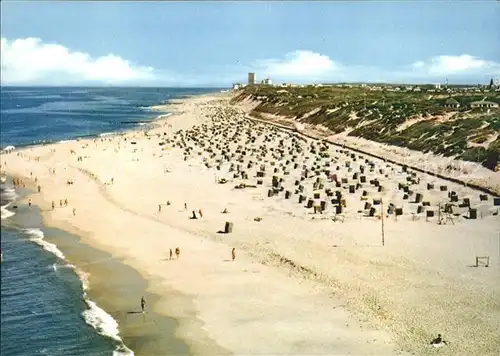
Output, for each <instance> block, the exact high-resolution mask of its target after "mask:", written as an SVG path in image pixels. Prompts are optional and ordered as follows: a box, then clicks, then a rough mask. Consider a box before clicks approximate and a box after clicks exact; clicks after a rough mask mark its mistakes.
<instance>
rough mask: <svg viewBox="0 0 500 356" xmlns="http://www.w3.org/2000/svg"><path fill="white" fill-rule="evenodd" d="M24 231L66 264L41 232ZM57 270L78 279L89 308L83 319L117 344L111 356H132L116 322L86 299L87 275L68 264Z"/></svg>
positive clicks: (34, 230)
mask: <svg viewBox="0 0 500 356" xmlns="http://www.w3.org/2000/svg"><path fill="white" fill-rule="evenodd" d="M24 231H25V232H26V233H28V234H29V235H31V238H30V241H33V242H35V243H36V244H38V245H40V246H42V247H43V249H44V250H46V251H49V252H52V253H53V254H54V255H56V256H57V257H59V258H60V259H62V260H64V261H65V262H66V258H65V256H64V254H63V253H62V252H61V251H60V250H59V249H58V248H57V246H56V245H55V244H53V243H50V242H47V241H45V240H44V239H43V238H44V237H45V235H44V233H43V231H42V230H40V229H24ZM59 268H72V269H73V270H74V271H75V273H76V274H77V276H78V277H79V278H80V281H81V282H82V289H83V299H84V301H85V303H86V304H87V306H88V308H89V309H87V310H84V311H83V312H82V316H83V319H84V320H85V322H86V323H87V324H88V325H90V326H92V327H93V328H94V329H95V330H96V332H97V333H98V334H100V335H103V336H106V337H109V338H111V339H113V340H115V341H118V342H119V345H117V347H116V350H114V351H113V356H134V352H133V351H132V350H130V349H129V348H128V347H127V346H125V344H124V343H123V340H122V339H121V337H120V335H119V329H118V323H117V321H116V320H115V319H113V317H112V316H111V315H109V314H108V313H106V312H105V311H104V310H103V309H101V308H99V306H98V305H97V304H96V303H95V302H93V301H92V300H90V299H89V298H88V297H87V293H86V291H87V289H88V288H89V274H88V273H86V272H84V271H82V270H80V269H78V268H76V267H75V266H74V265H72V264H69V263H66V264H63V265H58V264H53V265H52V269H53V270H54V271H57V270H58V269H59Z"/></svg>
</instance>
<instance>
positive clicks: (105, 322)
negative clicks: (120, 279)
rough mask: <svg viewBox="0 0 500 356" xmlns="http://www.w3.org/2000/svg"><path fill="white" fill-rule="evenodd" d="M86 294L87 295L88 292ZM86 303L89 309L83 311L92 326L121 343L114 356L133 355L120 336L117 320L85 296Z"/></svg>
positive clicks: (84, 317) (87, 321)
mask: <svg viewBox="0 0 500 356" xmlns="http://www.w3.org/2000/svg"><path fill="white" fill-rule="evenodd" d="M84 295H85V296H86V293H85V294H84ZM85 303H87V306H88V307H89V309H87V310H84V311H83V312H82V316H83V319H84V320H85V322H86V323H87V324H89V325H90V326H92V327H93V328H94V329H95V330H96V331H97V333H98V334H101V335H103V336H107V337H109V338H111V339H113V340H116V341H118V342H119V343H120V345H119V346H117V348H116V350H115V351H113V356H115V355H116V356H133V355H134V352H133V351H132V350H130V349H129V348H128V347H127V346H125V344H124V343H123V340H122V339H121V337H120V334H119V329H118V323H117V322H116V320H115V319H113V317H112V316H111V315H109V314H108V313H106V312H105V311H104V310H103V309H101V308H99V306H98V305H97V304H96V303H94V302H93V301H91V300H90V299H87V298H85Z"/></svg>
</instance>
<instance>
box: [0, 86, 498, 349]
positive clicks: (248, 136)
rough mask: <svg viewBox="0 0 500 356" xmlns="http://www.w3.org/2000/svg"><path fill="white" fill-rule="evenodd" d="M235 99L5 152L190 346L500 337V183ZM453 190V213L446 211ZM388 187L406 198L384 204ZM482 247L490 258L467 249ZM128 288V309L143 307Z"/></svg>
mask: <svg viewBox="0 0 500 356" xmlns="http://www.w3.org/2000/svg"><path fill="white" fill-rule="evenodd" d="M229 99H230V94H216V95H205V96H199V97H193V98H187V99H183V100H181V101H176V102H175V104H172V105H171V106H167V107H163V106H162V107H158V108H157V109H158V110H162V111H163V110H165V109H168V110H170V111H173V112H175V113H176V114H175V115H171V116H169V117H166V118H163V119H161V120H158V121H157V123H156V127H155V128H154V129H151V130H149V131H148V132H147V133H144V132H129V133H126V134H123V135H117V136H106V137H104V138H100V139H95V140H93V139H85V140H78V141H76V140H75V141H71V142H65V143H59V144H54V145H50V146H40V147H34V148H28V149H26V150H23V151H22V152H21V153H20V154H19V155H18V153H19V152H17V153H16V152H14V153H12V154H8V155H2V157H1V161H2V163H3V169H4V170H6V171H7V172H8V173H9V174H13V175H17V176H23V177H25V179H30V178H31V179H32V180H33V179H34V177H36V178H37V183H36V184H40V186H41V193H40V194H38V193H37V194H34V195H33V196H32V199H33V202H34V203H35V204H37V205H39V206H40V207H42V209H43V210H44V213H43V216H44V222H45V223H46V224H48V225H50V226H54V227H58V228H61V229H63V230H66V231H69V232H72V233H75V234H78V235H79V236H81V238H82V242H83V243H85V244H89V245H90V246H93V247H95V248H97V249H99V250H103V251H107V252H108V253H110V254H111V255H112V256H113V257H114V258H116V259H117V260H119V261H122V262H123V263H124V264H126V265H129V266H130V267H132V268H133V269H135V270H137V271H138V272H139V273H140V274H141V275H142V277H143V278H144V279H145V280H146V281H147V282H148V289H147V291H148V292H150V293H152V294H154V295H157V296H158V298H159V299H158V300H157V301H155V303H154V307H153V308H154V312H155V313H158V314H159V315H164V316H168V317H171V318H174V319H175V320H176V321H177V322H178V327H177V328H176V330H175V336H176V337H177V338H178V339H180V340H182V341H184V342H185V343H186V344H187V345H189V351H190V353H191V354H203V355H208V354H230V353H233V354H335V355H343V354H356V355H381V354H383V355H391V354H401V353H402V350H403V351H408V352H413V353H417V354H420V355H426V354H429V355H430V354H435V353H436V349H435V348H433V347H430V346H429V342H430V340H432V339H433V338H435V337H436V336H437V334H438V333H441V334H443V335H444V338H445V339H446V340H448V341H449V344H448V345H447V346H444V347H442V348H440V349H439V353H440V354H441V355H461V354H464V355H465V354H469V355H495V354H498V352H499V351H500V340H499V339H498V330H499V329H500V283H498V281H499V280H500V263H499V261H500V220H499V219H500V217H499V215H498V206H495V205H494V203H493V201H494V197H493V196H490V195H487V194H486V198H484V197H480V193H479V192H477V191H474V190H472V189H470V188H466V187H463V186H460V185H457V184H454V183H450V182H447V181H444V180H440V179H437V178H435V177H431V176H427V175H425V174H421V173H418V174H417V173H416V172H411V171H407V172H404V171H403V170H402V168H401V167H400V166H397V165H394V164H387V163H386V162H383V161H381V160H377V159H368V158H367V157H362V155H360V154H359V153H353V152H350V151H348V150H339V148H338V147H334V146H330V147H326V146H325V147H323V145H322V144H320V143H318V142H313V141H312V140H306V139H303V138H301V137H299V136H298V135H297V134H292V133H290V132H283V131H280V130H278V129H276V128H272V127H270V126H268V125H264V124H258V123H255V122H251V121H249V120H245V119H244V110H245V108H244V107H232V106H230V105H229V104H228V102H229ZM72 151H73V153H72ZM35 157H39V159H38V160H35ZM79 157H81V160H80V159H79ZM429 159H430V158H429ZM250 161H252V163H251V164H249V162H250ZM238 165H239V167H238ZM261 165H264V167H261ZM304 166H305V167H306V169H304V168H303V167H304ZM337 167H338V169H337ZM361 167H363V168H361ZM217 168H219V169H217ZM262 168H264V169H265V172H264V173H258V172H262ZM313 168H314V169H313ZM50 169H55V170H56V172H55V174H53V173H50ZM306 170H307V173H306ZM325 170H326V171H329V172H325ZM361 171H363V172H361ZM333 174H336V175H337V177H336V178H337V180H338V183H337V184H336V183H335V182H334V181H332V179H331V176H332V175H333ZM259 175H264V177H257V176H259ZM305 175H307V176H308V178H303V177H304V176H305ZM354 175H355V178H354ZM362 175H363V176H365V178H366V179H365V180H364V181H363V182H361V180H360V179H361V178H360V177H361V176H362ZM272 176H276V178H275V179H272ZM247 177H248V179H247ZM221 178H224V179H225V180H226V181H227V182H226V184H218V183H216V182H217V180H218V179H219V180H220V179H221ZM318 178H319V179H318ZM68 180H72V181H73V182H74V183H73V184H67V181H68ZM258 180H261V181H262V184H258V183H259V182H258ZM273 180H274V181H275V182H274V183H273ZM375 181H376V182H375ZM240 184H246V185H249V186H251V187H244V188H242V187H241V186H240V187H241V189H236V188H235V186H238V185H240ZM427 184H432V185H433V188H431V189H428V188H429V187H428V186H427ZM379 185H380V186H382V187H383V188H381V190H380V191H379V189H380V188H378V186H379ZM253 186H255V187H253ZM351 186H352V187H353V188H351ZM440 186H446V189H447V190H446V191H442V190H440ZM273 188H274V189H273ZM327 189H330V191H327ZM351 189H352V192H350V191H351ZM286 191H288V192H289V193H285V192H286ZM337 191H338V192H339V193H340V195H339V196H337V195H336V192H337ZM451 191H454V192H456V193H457V194H456V196H457V198H450V197H449V193H450V192H451ZM285 194H289V199H286V197H285ZM417 194H421V195H422V196H421V197H420V198H417ZM301 195H303V196H304V198H305V201H302V202H301V203H298V199H299V196H301ZM315 195H316V197H315ZM65 198H67V199H68V202H69V204H68V206H67V207H66V206H64V205H63V207H59V200H60V199H65ZM336 198H338V199H336ZM332 199H334V200H338V201H336V202H331V200H332ZM463 199H469V205H470V207H473V208H475V209H477V210H476V212H477V219H470V218H468V217H469V208H468V207H467V206H461V207H460V206H459V205H462V203H463ZM342 200H344V202H343V203H344V204H342V202H341V201H342ZM380 200H382V201H381V203H382V204H383V208H384V209H381V207H382V204H380ZM417 200H418V201H419V202H416V203H415V202H414V201H417ZM450 200H452V202H453V204H454V205H455V206H453V207H452V208H451V209H452V211H453V213H450V214H448V213H445V212H444V211H441V212H439V209H438V207H439V204H441V207H442V208H444V207H445V205H446V204H447V203H449V202H450ZM454 200H457V201H454ZM52 201H54V202H55V206H56V207H55V209H53V210H52V208H51V202H52ZM309 201H311V202H310V203H309ZM321 201H324V202H326V205H324V208H325V209H324V211H322V214H320V213H317V214H314V212H313V207H314V206H319V205H320V204H321ZM167 202H169V203H170V204H167ZM422 202H428V203H429V204H428V205H425V206H424V205H423V204H422ZM366 203H370V206H369V207H367V205H366ZM391 203H392V204H394V209H396V208H398V209H399V208H402V209H403V214H402V215H399V216H396V214H394V212H392V213H391V214H387V212H386V209H387V208H389V205H390V204H391ZM339 204H340V205H342V206H343V208H340V209H341V210H342V211H341V212H340V210H338V209H339V208H337V206H339ZM159 205H161V211H159V210H160V207H159ZM185 205H186V206H187V209H185ZM304 205H308V206H309V208H306V207H304ZM372 208H373V210H372V213H371V214H370V209H372ZM73 209H74V210H73ZM224 209H227V213H222V212H223V211H224ZM199 210H201V211H202V214H203V216H200V215H201V214H200V212H199ZM317 210H319V208H318V209H317ZM430 210H432V211H433V212H434V213H435V215H434V217H429V218H426V212H427V211H430ZM193 211H194V213H195V215H196V217H197V218H196V219H190V217H192V215H193ZM336 211H337V212H339V214H336V213H335V212H336ZM381 211H383V214H381ZM370 215H372V216H370ZM382 215H383V223H384V239H385V241H384V246H382V236H381V235H382V234H381V232H382ZM464 216H466V218H464ZM438 217H441V218H442V224H438ZM226 222H231V223H232V224H233V225H232V226H233V230H232V232H231V233H220V230H224V228H225V225H226ZM176 247H179V248H180V252H181V253H180V257H179V259H176V257H175V254H174V258H173V260H170V259H169V250H170V249H173V250H174V249H175V248H176ZM233 248H235V251H236V255H235V256H236V258H235V260H234V261H232V255H231V250H232V249H233ZM476 256H489V258H490V263H489V267H488V268H484V267H478V268H473V267H471V265H473V264H475V262H476ZM95 274H96V277H95V278H96V283H99V281H98V277H97V276H98V275H101V273H100V272H96V273H95ZM91 283H92V281H91ZM110 293H111V292H110ZM130 298H131V300H130V301H129V302H128V303H127V302H126V301H123V305H120V306H119V308H120V309H121V308H123V310H122V312H126V310H129V309H130V308H137V299H136V297H134V298H132V296H131V297H130ZM132 299H133V300H132ZM108 307H109V306H108ZM115 313H118V311H117V310H116V309H115ZM129 322H130V320H129V319H128V318H125V319H122V320H120V327H121V328H123V330H124V331H125V330H132V329H133V328H134V327H133V326H130V325H129ZM167 329H168V328H167ZM151 330H152V329H151ZM151 332H152V331H151ZM137 354H141V353H140V352H138V353H137ZM143 354H148V353H147V352H145V353H143Z"/></svg>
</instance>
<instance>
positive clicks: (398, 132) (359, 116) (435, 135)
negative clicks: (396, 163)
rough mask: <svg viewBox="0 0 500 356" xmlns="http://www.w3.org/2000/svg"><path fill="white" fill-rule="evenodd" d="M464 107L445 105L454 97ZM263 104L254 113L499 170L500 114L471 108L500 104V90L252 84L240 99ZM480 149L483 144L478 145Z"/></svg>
mask: <svg viewBox="0 0 500 356" xmlns="http://www.w3.org/2000/svg"><path fill="white" fill-rule="evenodd" d="M450 96H451V97H453V98H454V99H455V100H457V101H458V102H459V103H460V107H459V108H446V107H445V106H444V104H445V102H446V100H447V99H448V98H449V97H450ZM249 97H250V98H252V99H253V100H258V101H259V102H260V104H259V105H258V106H257V107H256V108H255V109H254V112H253V114H254V115H258V116H260V117H262V116H261V115H262V114H264V115H265V114H274V115H280V116H284V117H287V118H290V119H294V120H297V121H300V122H304V123H309V124H315V125H320V124H321V125H323V126H326V127H328V128H329V129H330V130H331V131H332V132H334V133H340V132H343V131H346V130H348V132H349V135H350V136H358V137H363V138H366V139H369V140H373V141H377V142H381V143H387V144H391V145H396V146H403V147H408V148H410V149H414V150H419V151H424V152H433V153H436V154H442V155H445V156H452V157H456V158H460V159H464V160H470V161H476V162H481V163H483V165H485V166H488V168H490V169H494V168H495V165H496V162H495V157H497V162H498V157H499V155H500V136H499V135H498V133H499V132H500V110H499V109H498V108H496V109H491V110H489V111H488V110H487V109H474V110H471V109H470V108H469V104H470V103H471V102H473V101H480V100H483V99H484V100H487V101H492V102H496V103H500V93H499V92H485V93H474V94H469V93H452V94H447V93H437V92H426V91H421V92H414V91H411V92H409V91H391V90H388V88H385V89H382V90H377V91H371V90H367V89H365V88H361V87H353V88H342V87H336V86H324V87H313V86H306V87H284V88H281V87H272V86H251V87H247V88H245V89H244V90H243V92H242V93H241V94H240V95H239V96H238V97H236V98H235V99H234V100H235V101H240V100H244V99H246V98H249ZM478 145H484V147H479V146H478Z"/></svg>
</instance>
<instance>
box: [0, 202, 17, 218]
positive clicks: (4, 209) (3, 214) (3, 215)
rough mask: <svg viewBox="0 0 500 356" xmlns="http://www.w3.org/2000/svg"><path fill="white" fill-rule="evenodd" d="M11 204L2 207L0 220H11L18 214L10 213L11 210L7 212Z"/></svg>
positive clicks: (0, 207) (0, 208)
mask: <svg viewBox="0 0 500 356" xmlns="http://www.w3.org/2000/svg"><path fill="white" fill-rule="evenodd" d="M9 205H10V203H9V204H6V205H3V206H0V219H7V218H10V217H11V216H13V215H16V213H14V212H12V211H10V210H7V208H8V207H9Z"/></svg>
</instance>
